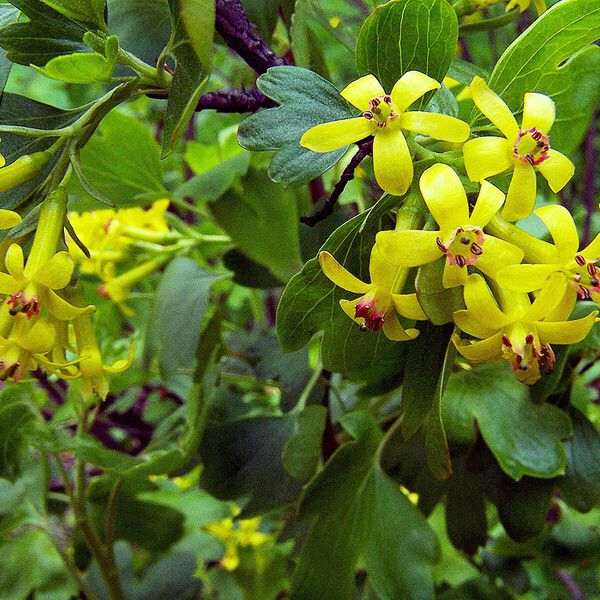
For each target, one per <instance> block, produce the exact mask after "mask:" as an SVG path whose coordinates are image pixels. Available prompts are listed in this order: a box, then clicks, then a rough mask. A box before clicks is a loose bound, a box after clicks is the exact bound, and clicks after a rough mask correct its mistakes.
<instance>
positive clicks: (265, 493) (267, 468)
mask: <svg viewBox="0 0 600 600" xmlns="http://www.w3.org/2000/svg"><path fill="white" fill-rule="evenodd" d="M295 429H296V423H295V418H294V416H293V415H288V416H285V417H250V418H245V419H237V420H234V421H229V422H226V423H222V424H218V425H217V424H209V425H208V427H207V428H206V432H205V435H204V439H203V440H202V445H201V448H200V457H201V459H202V463H203V469H202V475H201V477H200V485H201V486H202V488H203V489H205V490H206V491H208V492H209V493H210V494H212V495H213V496H215V497H216V498H219V499H221V500H236V501H238V503H239V504H241V505H242V506H243V513H242V514H243V515H244V517H252V516H255V515H258V514H261V513H263V512H266V511H268V510H270V509H273V508H278V507H280V506H283V505H286V504H289V503H290V502H292V501H294V500H295V499H296V498H297V497H298V496H299V495H300V491H301V489H302V486H301V485H300V483H299V482H298V481H296V480H295V479H293V478H292V477H291V476H290V475H288V473H287V472H286V470H285V468H284V466H283V463H282V459H281V455H282V453H283V449H284V447H285V445H286V444H287V442H288V440H289V439H290V437H291V435H292V434H293V433H294V431H295Z"/></svg>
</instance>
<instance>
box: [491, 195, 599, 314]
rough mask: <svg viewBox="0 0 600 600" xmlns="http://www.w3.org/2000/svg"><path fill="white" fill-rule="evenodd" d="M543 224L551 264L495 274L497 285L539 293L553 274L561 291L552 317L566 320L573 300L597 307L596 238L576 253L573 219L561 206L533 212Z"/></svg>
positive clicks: (576, 245)
mask: <svg viewBox="0 0 600 600" xmlns="http://www.w3.org/2000/svg"><path fill="white" fill-rule="evenodd" d="M535 214H536V215H537V216H538V217H539V218H540V219H542V221H544V223H545V225H546V227H547V228H548V230H549V231H550V234H551V235H552V239H553V240H554V244H555V248H556V255H555V257H554V261H552V262H546V263H544V264H531V265H518V266H517V265H514V266H510V267H506V268H505V269H502V271H500V272H499V273H498V283H499V284H500V285H502V286H503V287H506V288H507V289H509V290H514V291H517V292H533V291H535V290H539V289H540V288H541V287H542V286H543V285H544V283H545V282H546V281H547V280H548V278H549V277H550V276H552V275H553V274H555V273H557V274H558V275H559V277H560V278H561V280H562V282H563V290H562V292H561V291H560V290H557V294H559V295H560V296H561V297H562V298H563V300H562V302H561V303H560V304H559V306H558V307H557V310H559V311H560V312H556V311H555V313H554V314H556V315H560V316H562V317H563V318H566V317H568V316H569V315H570V314H571V311H572V310H573V306H574V305H575V301H576V300H577V296H579V298H581V299H582V300H593V301H594V302H596V303H597V304H600V267H599V265H598V262H599V261H600V234H599V235H597V236H596V238H595V239H594V240H593V241H592V242H591V243H590V244H588V246H587V247H586V248H584V249H583V250H581V251H579V250H578V249H579V236H578V234H577V227H576V226H575V223H574V221H573V217H572V216H571V214H570V213H569V211H568V210H567V209H566V208H564V207H563V206H545V207H543V208H540V209H538V210H536V211H535Z"/></svg>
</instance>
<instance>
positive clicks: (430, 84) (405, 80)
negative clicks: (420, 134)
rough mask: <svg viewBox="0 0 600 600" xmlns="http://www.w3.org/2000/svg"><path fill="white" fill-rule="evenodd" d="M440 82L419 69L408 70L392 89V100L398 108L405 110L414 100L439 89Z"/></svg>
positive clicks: (401, 110)
mask: <svg viewBox="0 0 600 600" xmlns="http://www.w3.org/2000/svg"><path fill="white" fill-rule="evenodd" d="M439 87H440V84H439V83H438V82H437V81H436V80H435V79H433V78H431V77H429V76H428V75H425V74H424V73H420V72H419V71H407V72H406V73H404V75H402V77H400V79H398V81H397V82H396V85H394V89H393V90H392V94H391V96H392V102H393V103H394V104H395V105H396V110H398V111H399V112H401V113H402V112H404V111H405V110H406V109H407V108H408V107H409V106H410V105H411V104H412V103H413V102H415V101H416V100H418V99H419V98H420V97H421V96H423V95H425V94H426V93H427V92H430V91H431V90H437V89H438V88H439Z"/></svg>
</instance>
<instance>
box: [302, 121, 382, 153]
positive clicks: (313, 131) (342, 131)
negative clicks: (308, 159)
mask: <svg viewBox="0 0 600 600" xmlns="http://www.w3.org/2000/svg"><path fill="white" fill-rule="evenodd" d="M376 128H377V127H376V125H374V124H373V123H372V122H371V121H368V120H367V119H365V118H364V117H355V118H353V119H342V120H340V121H331V122H330V123H321V124H320V125H315V126H314V127H311V128H310V129H309V130H308V131H307V132H305V134H304V135H303V136H302V137H301V138H300V145H301V146H303V147H304V148H308V149H309V150H314V151H315V152H331V151H332V150H337V149H338V148H341V147H342V146H347V145H348V144H352V143H354V142H358V140H362V139H363V138H366V137H367V136H369V135H373V133H374V132H375V129H376Z"/></svg>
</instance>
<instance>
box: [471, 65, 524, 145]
mask: <svg viewBox="0 0 600 600" xmlns="http://www.w3.org/2000/svg"><path fill="white" fill-rule="evenodd" d="M469 89H470V90H471V96H472V97H473V101H474V102H475V104H476V105H477V108H478V109H479V110H480V111H481V112H482V113H483V114H484V115H485V116H486V117H487V118H488V119H489V120H490V121H491V122H492V123H493V124H494V125H495V126H496V127H497V128H498V129H499V130H500V131H501V132H502V134H503V135H504V137H506V138H508V139H509V140H513V139H514V138H516V137H517V134H518V133H519V126H518V125H517V121H516V120H515V117H514V116H513V114H512V112H511V111H510V108H508V106H506V103H505V102H504V100H502V98H500V96H498V94H496V93H495V92H492V90H491V89H490V88H489V87H488V85H487V83H486V82H485V81H484V80H483V79H481V77H477V76H475V77H474V78H473V81H471V85H470V86H469Z"/></svg>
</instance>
